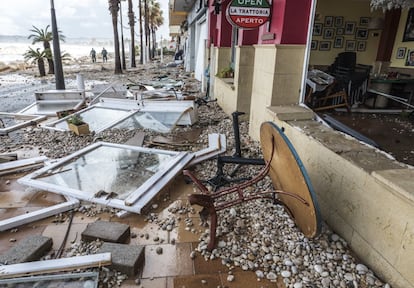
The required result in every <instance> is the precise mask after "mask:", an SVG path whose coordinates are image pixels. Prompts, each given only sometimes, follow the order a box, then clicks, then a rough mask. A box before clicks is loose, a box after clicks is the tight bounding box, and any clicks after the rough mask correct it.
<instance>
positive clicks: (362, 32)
mask: <svg viewBox="0 0 414 288" xmlns="http://www.w3.org/2000/svg"><path fill="white" fill-rule="evenodd" d="M355 39H358V40H365V39H368V29H367V28H361V27H358V28H357V29H356V33H355Z"/></svg>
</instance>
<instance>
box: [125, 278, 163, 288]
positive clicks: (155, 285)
mask: <svg viewBox="0 0 414 288" xmlns="http://www.w3.org/2000/svg"><path fill="white" fill-rule="evenodd" d="M139 287H148V288H166V287H167V278H165V277H160V278H153V279H141V286H139V285H137V284H136V283H135V279H128V280H126V281H124V282H122V285H121V287H120V288H139Z"/></svg>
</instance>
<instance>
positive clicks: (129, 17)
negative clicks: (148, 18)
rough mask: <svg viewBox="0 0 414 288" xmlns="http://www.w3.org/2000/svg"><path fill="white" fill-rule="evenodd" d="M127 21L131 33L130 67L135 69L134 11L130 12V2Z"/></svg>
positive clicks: (129, 1) (130, 1)
mask: <svg viewBox="0 0 414 288" xmlns="http://www.w3.org/2000/svg"><path fill="white" fill-rule="evenodd" d="M128 19H129V27H130V31H131V48H130V49H131V53H130V54H131V67H137V65H136V64H135V27H134V26H135V17H134V11H133V10H132V0H128Z"/></svg>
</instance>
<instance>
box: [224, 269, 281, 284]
mask: <svg viewBox="0 0 414 288" xmlns="http://www.w3.org/2000/svg"><path fill="white" fill-rule="evenodd" d="M228 275H229V274H228V273H223V274H220V277H221V281H222V283H223V285H224V286H226V287H228V288H244V287H246V288H285V286H284V284H283V280H282V279H280V278H279V279H278V281H277V282H271V281H269V280H267V279H261V280H260V281H257V277H256V274H255V273H254V272H253V271H239V272H234V273H233V275H234V280H233V281H232V282H229V281H227V277H228Z"/></svg>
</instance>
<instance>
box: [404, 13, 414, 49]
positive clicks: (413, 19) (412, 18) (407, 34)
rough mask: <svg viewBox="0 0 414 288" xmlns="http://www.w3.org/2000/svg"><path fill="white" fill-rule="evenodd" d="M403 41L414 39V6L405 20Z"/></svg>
mask: <svg viewBox="0 0 414 288" xmlns="http://www.w3.org/2000/svg"><path fill="white" fill-rule="evenodd" d="M402 41H403V42H407V41H414V8H410V10H409V11H408V15H407V21H406V22H405V30H404V35H403V40H402Z"/></svg>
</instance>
